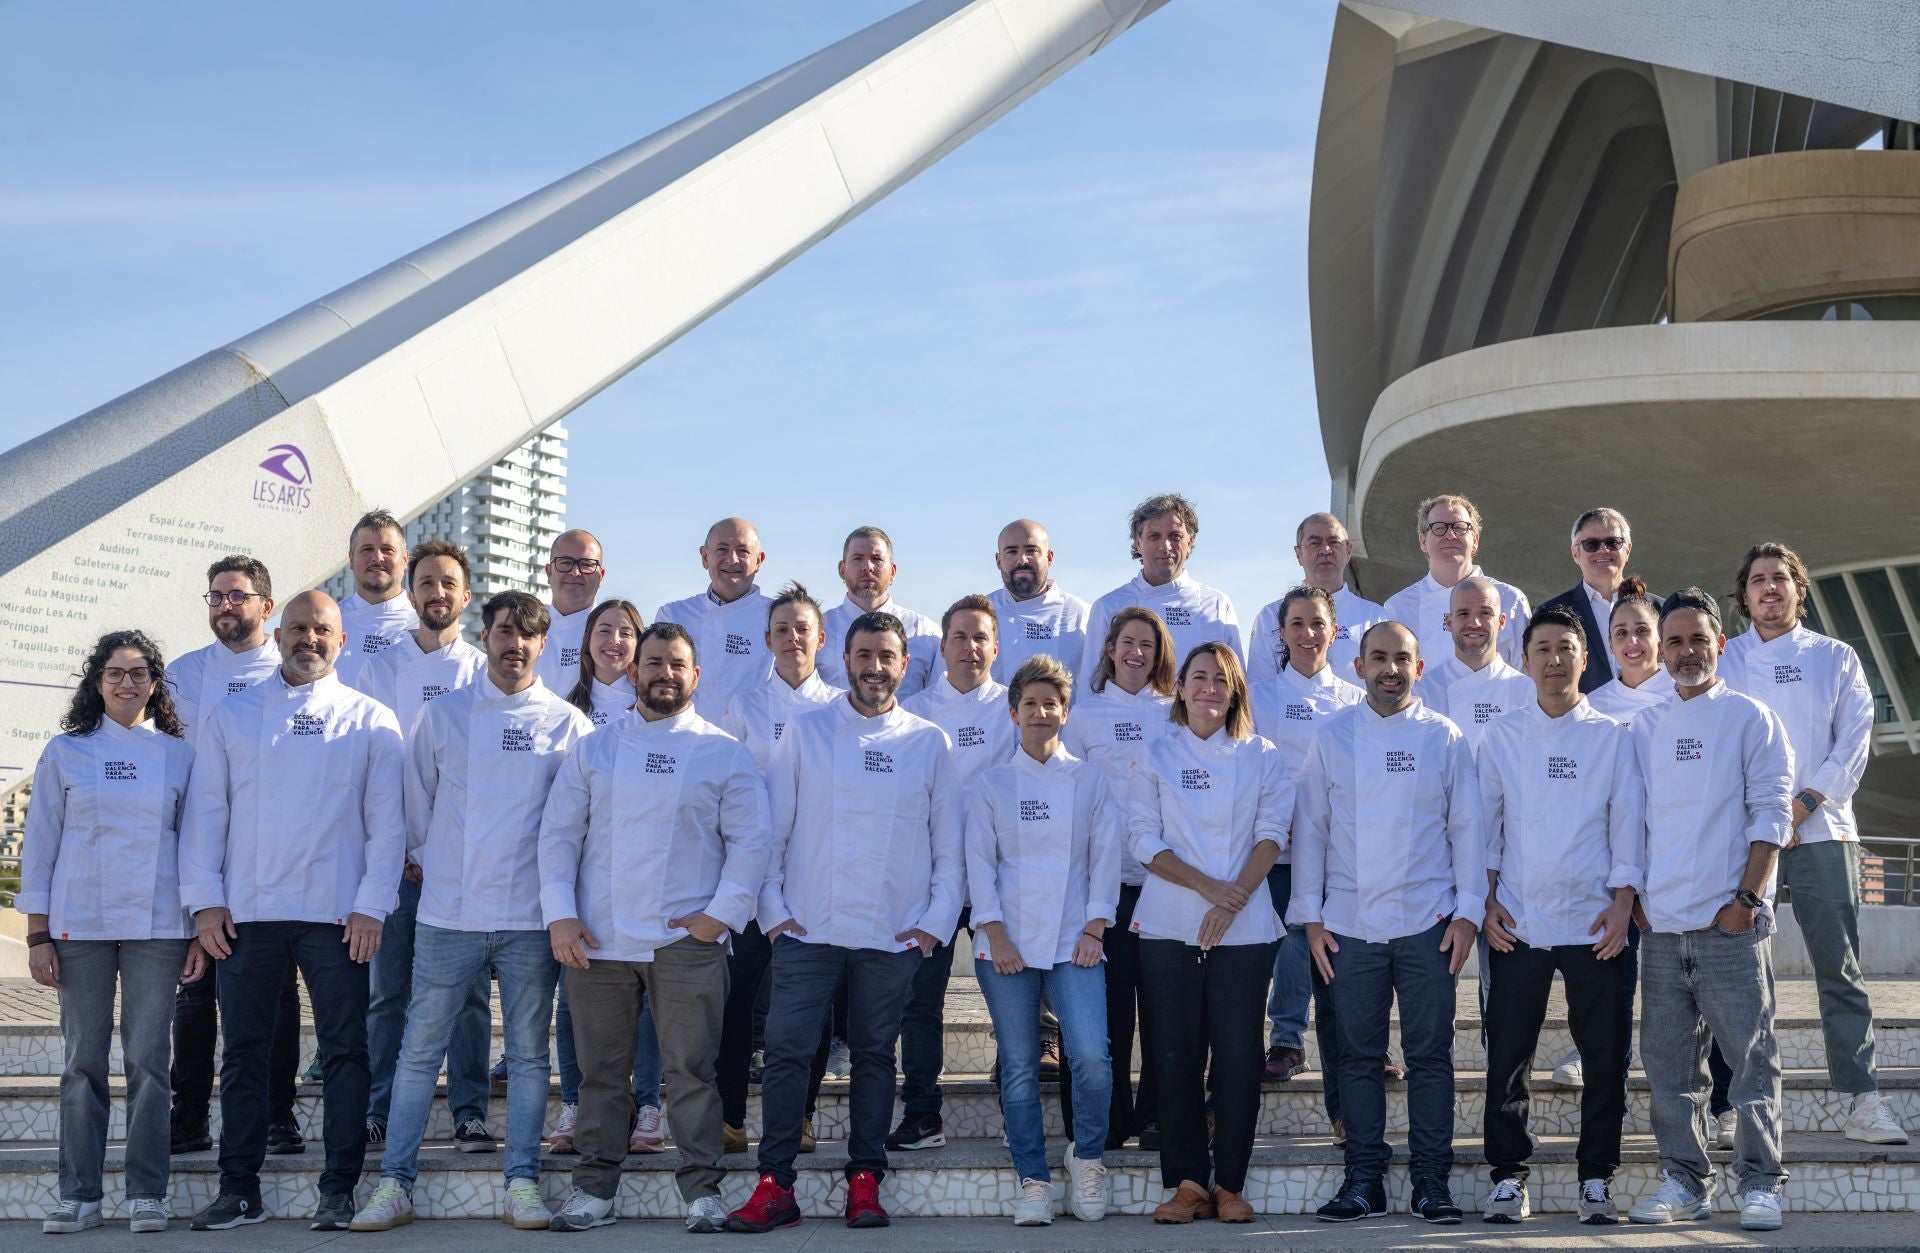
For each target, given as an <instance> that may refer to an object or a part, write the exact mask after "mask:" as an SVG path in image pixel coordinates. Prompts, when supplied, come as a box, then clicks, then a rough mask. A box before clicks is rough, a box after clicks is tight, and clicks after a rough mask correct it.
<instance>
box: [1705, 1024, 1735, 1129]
mask: <svg viewBox="0 0 1920 1253" xmlns="http://www.w3.org/2000/svg"><path fill="white" fill-rule="evenodd" d="M1711 1044H1712V1047H1710V1048H1708V1050H1707V1074H1708V1075H1709V1076H1710V1077H1711V1078H1712V1079H1713V1092H1712V1093H1711V1094H1710V1095H1709V1096H1708V1097H1707V1109H1708V1111H1709V1112H1710V1113H1712V1115H1713V1116H1714V1117H1715V1118H1718V1117H1720V1115H1722V1114H1724V1113H1726V1112H1727V1111H1728V1110H1730V1109H1732V1108H1733V1098H1732V1097H1730V1096H1728V1095H1727V1092H1728V1089H1730V1088H1732V1087H1733V1067H1731V1066H1729V1065H1727V1059H1726V1058H1724V1057H1722V1056H1721V1055H1720V1042H1719V1041H1718V1040H1715V1041H1712V1042H1711Z"/></svg>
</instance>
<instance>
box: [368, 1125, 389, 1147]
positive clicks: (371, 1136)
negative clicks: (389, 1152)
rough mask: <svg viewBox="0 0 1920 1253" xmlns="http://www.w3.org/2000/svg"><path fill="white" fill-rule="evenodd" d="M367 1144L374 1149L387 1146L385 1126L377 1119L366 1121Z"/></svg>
mask: <svg viewBox="0 0 1920 1253" xmlns="http://www.w3.org/2000/svg"><path fill="white" fill-rule="evenodd" d="M367 1143H368V1144H369V1145H371V1146H372V1147H374V1148H385V1147H386V1146H387V1124H385V1123H383V1122H381V1121H380V1120H379V1119H378V1118H369V1119H367Z"/></svg>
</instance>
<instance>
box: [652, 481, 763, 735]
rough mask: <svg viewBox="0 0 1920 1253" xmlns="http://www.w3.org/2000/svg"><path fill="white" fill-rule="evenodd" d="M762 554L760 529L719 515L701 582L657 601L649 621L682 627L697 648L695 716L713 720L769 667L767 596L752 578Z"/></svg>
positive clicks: (703, 554)
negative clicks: (682, 594)
mask: <svg viewBox="0 0 1920 1253" xmlns="http://www.w3.org/2000/svg"><path fill="white" fill-rule="evenodd" d="M766 560H767V554H766V553H765V552H764V551H763V550H762V549H761V547H760V532H759V531H757V530H755V529H754V526H753V523H751V522H749V521H747V520H746V519H745V518H722V519H721V520H720V521H718V522H716V523H714V524H713V525H712V526H710V527H708V528H707V541H706V543H704V544H702V545H700V568H701V569H703V570H705V571H706V572H707V586H706V587H705V589H703V590H702V591H700V592H698V593H696V594H695V595H692V596H689V597H687V598H686V599H685V600H676V601H671V602H669V603H668V604H664V605H662V606H660V609H659V611H658V612H656V613H655V614H654V615H653V620H654V621H655V622H677V623H679V624H680V625H681V626H683V627H685V628H687V633H688V634H689V635H691V636H692V637H693V642H694V644H695V646H696V647H698V648H699V650H700V659H701V663H702V664H701V667H700V670H701V675H700V689H699V691H698V692H697V693H696V694H695V696H694V704H695V706H696V707H697V708H698V709H699V710H700V716H701V717H703V718H706V719H708V720H709V721H713V722H718V721H720V719H721V716H722V715H723V714H725V713H726V711H727V707H728V706H729V705H730V704H731V703H732V701H733V698H734V697H735V696H736V695H738V694H739V693H741V692H745V691H751V690H753V689H754V688H757V687H759V686H761V685H762V684H763V683H765V682H766V679H767V676H768V675H769V674H771V673H772V672H773V663H772V656H771V654H770V653H769V652H768V650H767V645H766V629H767V608H768V606H769V605H770V604H772V598H771V597H769V596H768V595H767V594H766V593H765V592H763V591H761V590H760V589H759V587H758V586H757V585H755V583H754V581H753V580H754V577H755V576H756V575H758V574H759V573H760V567H761V566H763V565H765V564H766Z"/></svg>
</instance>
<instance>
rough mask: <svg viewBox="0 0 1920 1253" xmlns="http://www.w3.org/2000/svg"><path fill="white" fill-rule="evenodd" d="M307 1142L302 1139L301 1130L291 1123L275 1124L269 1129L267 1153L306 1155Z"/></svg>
mask: <svg viewBox="0 0 1920 1253" xmlns="http://www.w3.org/2000/svg"><path fill="white" fill-rule="evenodd" d="M306 1151H307V1142H306V1141H305V1140H303V1139H301V1138H300V1128H299V1127H298V1126H296V1125H294V1124H293V1123H290V1122H282V1123H275V1124H274V1125H273V1126H271V1127H268V1128H267V1152H269V1153H304V1152H306Z"/></svg>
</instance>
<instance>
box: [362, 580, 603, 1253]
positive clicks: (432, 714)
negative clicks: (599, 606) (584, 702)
mask: <svg viewBox="0 0 1920 1253" xmlns="http://www.w3.org/2000/svg"><path fill="white" fill-rule="evenodd" d="M415 561H416V566H418V564H419V552H418V550H415ZM429 577H431V576H429ZM414 580H415V588H416V599H419V597H418V595H417V592H418V589H419V588H420V586H421V585H422V583H423V582H425V581H426V580H423V579H422V578H421V577H420V571H419V570H418V569H417V568H416V570H415V574H414ZM420 610H421V617H422V618H423V619H425V618H427V617H428V616H429V613H430V612H431V609H430V606H429V605H426V604H422V605H421V606H420ZM481 621H482V622H483V623H484V624H485V625H484V627H483V628H482V630H481V635H480V639H481V642H482V643H483V644H484V645H485V646H486V652H485V653H484V654H483V656H484V657H485V658H486V665H487V669H486V673H485V674H484V675H482V676H481V677H480V679H479V680H478V681H476V682H474V683H471V684H468V685H465V686H463V687H460V688H457V689H456V690H454V691H452V692H449V693H447V694H445V695H443V696H440V697H438V698H437V699H435V700H434V701H433V703H432V704H430V705H428V706H426V707H425V708H424V709H422V710H421V713H420V717H419V720H418V721H416V722H415V723H414V724H413V729H412V732H411V734H410V736H409V738H408V741H407V767H406V775H405V796H406V809H407V858H408V861H409V862H411V863H413V864H415V865H417V866H419V867H420V870H421V874H422V883H421V887H420V889H419V921H418V926H417V928H416V931H415V934H414V936H413V937H412V949H413V959H414V973H415V974H416V975H417V976H418V977H417V978H414V979H412V980H411V981H410V982H411V984H412V996H411V1000H410V1002H409V1003H408V1005H407V1009H406V1033H405V1037H404V1040H403V1042H402V1044H401V1046H400V1050H399V1057H398V1067H397V1069H396V1071H395V1074H394V1078H393V1096H392V1106H391V1114H390V1117H389V1118H388V1119H387V1144H386V1151H385V1153H384V1155H383V1156H382V1158H381V1161H380V1174H381V1180H380V1185H379V1186H378V1187H376V1188H375V1189H374V1191H373V1195H372V1196H371V1197H369V1198H368V1200H367V1204H366V1205H365V1207H364V1208H362V1209H361V1210H360V1212H359V1213H358V1214H356V1215H355V1216H354V1230H357V1231H386V1230H389V1229H391V1228H392V1227H394V1226H396V1225H398V1224H399V1223H403V1222H406V1221H407V1220H408V1217H409V1216H410V1215H411V1214H412V1213H413V1202H412V1194H413V1185H414V1180H415V1178H416V1176H417V1174H418V1168H417V1159H418V1156H419V1151H420V1140H421V1137H422V1136H424V1135H425V1134H426V1129H427V1115H428V1112H429V1109H430V1107H431V1106H432V1104H433V1098H434V1090H435V1088H436V1087H437V1086H438V1083H439V1074H440V1064H441V1063H442V1062H443V1061H445V1060H447V1058H448V1045H449V1044H450V1043H451V1041H452V1039H453V1036H454V1022H455V1020H456V1018H457V1017H458V1016H459V1015H460V1014H461V1013H463V1012H464V1011H465V1006H466V1003H467V1001H468V995H469V994H468V991H467V989H469V988H470V987H471V986H472V985H473V983H474V982H475V981H476V979H478V980H485V979H487V977H488V971H489V969H491V970H492V971H493V972H495V973H496V974H497V975H498V977H499V981H500V1009H501V1017H502V1021H503V1025H504V1026H505V1028H506V1056H507V1143H506V1156H505V1161H504V1169H505V1172H506V1197H507V1199H506V1212H505V1215H504V1217H505V1219H506V1221H507V1222H508V1223H510V1224H511V1225H513V1226H515V1227H518V1228H521V1229H523V1230H543V1229H545V1228H546V1226H547V1224H548V1222H549V1221H551V1220H552V1218H553V1215H552V1214H551V1213H549V1212H548V1210H547V1207H546V1205H545V1203H544V1202H543V1201H542V1200H541V1197H540V1130H541V1126H542V1124H543V1123H544V1121H545V1114H546V1107H547V1083H548V1075H549V1074H550V1073H551V1072H550V1070H549V1067H548V1060H547V1037H548V1028H549V1027H550V1025H551V1023H552V1011H553V988H554V981H555V980H556V979H557V978H558V977H559V972H560V967H559V964H558V963H557V962H555V961H554V957H553V949H552V945H551V944H550V943H549V941H548V938H547V931H546V926H545V923H544V921H543V919H542V917H541V913H540V887H539V884H540V876H539V865H538V856H537V854H538V849H539V842H540V815H541V812H542V810H543V809H544V808H545V805H546V800H547V792H548V789H549V788H550V787H551V786H552V784H553V777H554V775H555V774H556V773H558V771H559V769H560V764H561V762H562V761H563V760H565V758H566V755H567V753H568V751H569V750H570V749H572V748H573V746H574V745H575V744H577V743H579V741H580V740H581V738H582V737H584V736H586V735H588V734H590V733H591V732H592V731H593V723H592V722H591V721H589V720H588V718H587V716H586V715H585V714H583V713H581V712H580V711H579V710H577V709H575V708H574V707H573V706H572V705H569V704H568V703H567V702H566V701H564V700H562V699H561V698H560V697H559V696H556V695H555V694H554V693H553V692H551V691H549V690H548V689H547V687H546V685H545V684H543V683H541V682H540V681H539V680H538V679H536V678H535V677H534V666H535V664H536V659H537V658H538V657H539V655H540V649H541V645H542V644H543V643H544V642H545V640H546V633H547V621H548V616H547V607H546V606H545V605H543V604H541V603H540V602H539V601H538V600H537V599H535V598H534V597H532V596H530V595H528V594H527V593H525V592H519V591H509V592H499V593H496V594H495V595H494V596H493V597H492V598H491V599H489V600H488V601H487V603H486V606H485V607H484V609H483V611H482V613H481Z"/></svg>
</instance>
